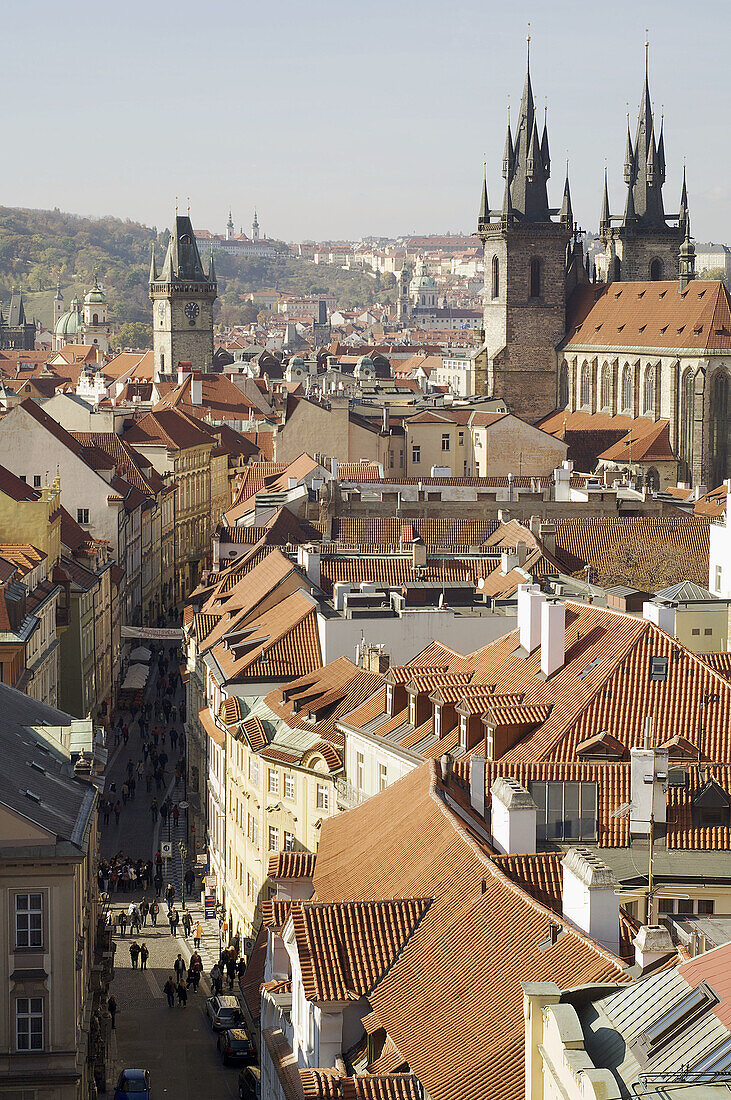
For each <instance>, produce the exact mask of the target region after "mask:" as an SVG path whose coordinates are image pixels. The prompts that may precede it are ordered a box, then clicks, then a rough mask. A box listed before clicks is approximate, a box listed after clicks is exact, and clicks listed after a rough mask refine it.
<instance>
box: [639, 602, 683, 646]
mask: <svg viewBox="0 0 731 1100" xmlns="http://www.w3.org/2000/svg"><path fill="white" fill-rule="evenodd" d="M642 618H643V619H647V621H648V623H654V624H655V626H659V627H660V629H661V630H664V631H665V632H666V633H667V634H670V635H671V636H672V637H673V638H674V637H675V608H674V607H672V606H671V605H670V604H669V603H664V602H663V601H662V600H645V602H644V603H643V605H642Z"/></svg>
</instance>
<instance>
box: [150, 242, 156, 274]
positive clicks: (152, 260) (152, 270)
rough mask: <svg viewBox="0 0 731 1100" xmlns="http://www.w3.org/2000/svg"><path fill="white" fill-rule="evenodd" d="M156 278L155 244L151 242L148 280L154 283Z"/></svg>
mask: <svg viewBox="0 0 731 1100" xmlns="http://www.w3.org/2000/svg"><path fill="white" fill-rule="evenodd" d="M156 279H157V263H156V262H155V245H154V243H153V245H152V247H151V248H150V282H151V283H154V282H155V280H156Z"/></svg>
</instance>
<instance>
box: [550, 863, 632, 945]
mask: <svg viewBox="0 0 731 1100" xmlns="http://www.w3.org/2000/svg"><path fill="white" fill-rule="evenodd" d="M561 867H562V868H563V915H564V917H566V919H567V920H570V921H571V922H572V923H573V924H575V925H576V926H577V928H580V929H581V930H582V932H586V934H587V935H588V936H591V938H592V939H593V940H596V942H597V943H600V944H602V946H603V947H606V948H607V950H608V951H612V952H613V953H614V954H615V955H618V954H619V894H617V893H616V892H615V891H616V890H617V879H616V877H615V874H614V871H612V870H611V868H610V867H607V865H606V863H604V861H603V860H601V859H599V858H598V856H595V855H594V854H593V853H592V852H591V851H590V850H589V849H588V848H569V850H568V852H567V853H566V855H565V856H564V858H563V860H562V862H561Z"/></svg>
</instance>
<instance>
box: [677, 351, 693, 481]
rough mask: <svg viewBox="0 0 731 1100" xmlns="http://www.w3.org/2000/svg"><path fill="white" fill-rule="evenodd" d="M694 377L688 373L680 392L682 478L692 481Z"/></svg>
mask: <svg viewBox="0 0 731 1100" xmlns="http://www.w3.org/2000/svg"><path fill="white" fill-rule="evenodd" d="M694 390H695V387H694V383H693V375H692V374H691V372H690V371H686V372H685V375H684V377H683V383H682V386H681V390H680V457H681V460H682V471H681V474H682V477H683V479H684V480H690V478H691V468H692V465H693V404H694V396H695V392H694Z"/></svg>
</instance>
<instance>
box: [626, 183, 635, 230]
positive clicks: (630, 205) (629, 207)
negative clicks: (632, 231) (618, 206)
mask: <svg viewBox="0 0 731 1100" xmlns="http://www.w3.org/2000/svg"><path fill="white" fill-rule="evenodd" d="M636 220H637V212H636V210H635V198H634V191H633V189H632V188H631V187H628V188H627V202H626V204H625V207H624V224H625V225H629V224H630V222H634V221H636Z"/></svg>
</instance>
